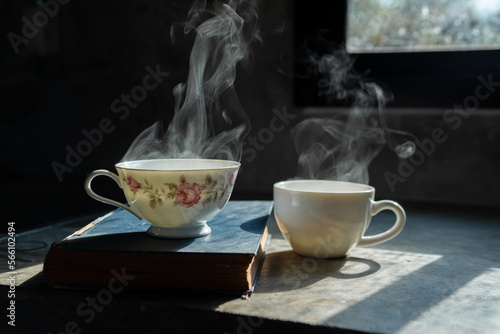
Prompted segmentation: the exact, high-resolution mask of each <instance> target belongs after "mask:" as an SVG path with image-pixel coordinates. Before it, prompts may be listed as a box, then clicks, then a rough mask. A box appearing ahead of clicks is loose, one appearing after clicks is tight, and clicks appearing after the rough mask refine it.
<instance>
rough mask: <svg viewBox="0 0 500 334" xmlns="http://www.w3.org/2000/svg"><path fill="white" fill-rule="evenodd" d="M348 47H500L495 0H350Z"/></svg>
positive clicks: (376, 49)
mask: <svg viewBox="0 0 500 334" xmlns="http://www.w3.org/2000/svg"><path fill="white" fill-rule="evenodd" d="M347 8H348V9H347V38H346V48H347V50H348V51H350V52H358V53H359V52H412V51H460V50H483V49H499V48H500V1H497V0H458V1H457V0H434V1H429V0H427V1H416V0H413V1H411V0H410V1H408V0H404V1H403V0H349V2H348V6H347Z"/></svg>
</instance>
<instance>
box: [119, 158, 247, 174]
mask: <svg viewBox="0 0 500 334" xmlns="http://www.w3.org/2000/svg"><path fill="white" fill-rule="evenodd" d="M181 160H182V161H212V162H224V163H232V164H231V165H230V166H218V167H203V168H179V169H153V168H137V167H127V166H124V165H125V164H127V163H148V162H150V161H155V162H158V161H181ZM240 166H241V163H239V162H238V161H233V160H222V159H202V158H200V159H141V160H128V161H121V162H119V163H117V164H116V165H115V167H116V168H120V169H126V170H137V171H148V172H153V171H157V172H185V171H203V170H221V169H233V168H236V167H240Z"/></svg>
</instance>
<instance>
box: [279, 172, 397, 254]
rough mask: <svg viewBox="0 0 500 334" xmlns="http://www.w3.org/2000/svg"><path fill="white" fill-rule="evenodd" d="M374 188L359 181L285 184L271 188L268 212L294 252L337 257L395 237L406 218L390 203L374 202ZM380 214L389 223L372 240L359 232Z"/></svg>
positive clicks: (302, 181)
mask: <svg viewBox="0 0 500 334" xmlns="http://www.w3.org/2000/svg"><path fill="white" fill-rule="evenodd" d="M374 196H375V188H373V187H371V186H369V185H365V184H359V183H352V182H342V181H326V180H291V181H283V182H279V183H276V184H275V185H274V214H275V217H276V221H277V223H278V226H279V228H280V230H281V232H282V234H283V236H284V237H285V239H286V240H288V241H289V242H290V245H291V246H292V249H293V250H294V252H295V253H297V254H299V255H303V256H309V257H315V258H336V257H343V256H345V255H347V254H348V252H349V251H350V250H351V249H352V248H353V247H354V246H369V245H375V244H379V243H382V242H385V241H387V240H390V239H392V238H394V237H395V236H397V235H398V234H399V233H400V232H401V230H402V229H403V227H404V225H405V221H406V214H405V211H404V210H403V208H402V207H401V206H400V205H399V204H398V203H396V202H394V201H389V200H381V201H375V200H374ZM382 210H391V211H393V212H394V213H395V214H396V222H395V224H394V225H393V226H392V227H391V228H390V229H389V230H387V231H385V232H383V233H380V234H376V235H373V236H365V235H364V233H365V231H366V230H367V228H368V225H369V224H370V221H371V217H372V216H374V215H376V214H377V213H378V212H380V211H382Z"/></svg>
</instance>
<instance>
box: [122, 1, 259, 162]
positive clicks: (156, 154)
mask: <svg viewBox="0 0 500 334" xmlns="http://www.w3.org/2000/svg"><path fill="white" fill-rule="evenodd" d="M207 16H208V19H206V20H205V21H204V22H202V23H199V21H200V20H201V19H202V18H205V17H207ZM256 22H257V11H256V6H255V4H254V2H251V1H244V0H239V1H234V0H231V1H228V2H227V3H222V2H218V1H215V2H211V6H210V8H208V7H207V3H206V1H205V0H200V1H196V2H195V3H194V4H193V6H192V7H191V9H190V11H189V13H188V20H187V22H186V23H185V25H184V33H186V34H187V33H189V32H191V31H192V30H193V29H194V31H195V33H196V38H195V41H194V44H193V48H192V51H191V55H190V59H189V74H188V78H187V82H186V83H181V84H178V85H177V86H176V87H175V88H174V91H173V94H174V98H175V113H174V117H173V119H172V121H171V122H170V124H169V126H168V129H167V130H166V131H164V128H163V127H162V124H161V123H159V122H158V123H155V124H154V125H152V126H151V127H149V128H147V129H146V130H144V131H143V132H142V133H141V134H140V135H139V136H138V137H137V138H136V139H135V141H134V142H133V143H132V145H131V146H130V148H129V150H128V151H127V153H126V154H125V156H124V157H123V159H122V161H128V160H140V159H160V158H215V159H223V160H235V161H239V160H240V159H241V153H242V149H241V142H242V139H243V137H244V136H245V135H246V134H247V133H248V131H249V125H250V122H249V119H248V117H247V115H246V113H245V111H244V110H243V107H242V106H241V104H240V102H239V100H238V98H237V96H236V92H235V89H234V82H235V78H236V66H237V64H238V63H239V62H240V61H242V60H245V59H247V58H248V55H249V48H250V44H251V43H252V41H254V40H256V39H258V29H257V28H256ZM249 26H250V29H249V28H248V27H249ZM249 30H250V34H248V31H249Z"/></svg>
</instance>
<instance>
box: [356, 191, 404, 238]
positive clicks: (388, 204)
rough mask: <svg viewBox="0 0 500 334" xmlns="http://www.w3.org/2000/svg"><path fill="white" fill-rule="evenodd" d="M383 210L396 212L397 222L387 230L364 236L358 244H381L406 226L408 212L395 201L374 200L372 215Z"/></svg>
mask: <svg viewBox="0 0 500 334" xmlns="http://www.w3.org/2000/svg"><path fill="white" fill-rule="evenodd" d="M383 210H391V211H392V212H394V213H395V214H396V222H395V223H394V225H393V226H392V227H391V228H390V229H388V230H387V231H385V232H382V233H379V234H375V235H370V236H362V237H361V239H360V240H359V242H358V244H357V245H358V246H370V245H376V244H380V243H382V242H385V241H387V240H390V239H392V238H394V237H395V236H397V235H398V234H399V233H400V232H401V231H402V230H403V227H404V226H405V223H406V213H405V210H404V209H403V208H402V207H401V205H399V204H398V203H396V202H394V201H389V200H382V201H373V206H372V210H371V215H372V216H375V215H376V214H377V213H379V212H380V211H383Z"/></svg>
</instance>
